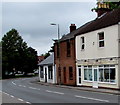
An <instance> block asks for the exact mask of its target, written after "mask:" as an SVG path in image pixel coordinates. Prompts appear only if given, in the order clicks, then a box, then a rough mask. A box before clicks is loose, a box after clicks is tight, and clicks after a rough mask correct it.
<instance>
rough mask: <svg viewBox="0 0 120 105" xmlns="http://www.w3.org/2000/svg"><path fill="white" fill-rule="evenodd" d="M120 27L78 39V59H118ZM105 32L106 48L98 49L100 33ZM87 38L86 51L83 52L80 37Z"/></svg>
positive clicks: (104, 29) (90, 33) (116, 26)
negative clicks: (119, 32) (119, 31)
mask: <svg viewBox="0 0 120 105" xmlns="http://www.w3.org/2000/svg"><path fill="white" fill-rule="evenodd" d="M117 30H118V25H113V26H110V27H107V28H102V29H99V30H96V31H93V32H89V33H86V34H82V35H79V36H77V37H76V58H77V59H78V60H80V59H96V58H106V57H118V31H117ZM99 32H104V35H105V36H104V37H105V47H104V48H99V47H98V33H99ZM82 36H84V37H85V50H84V51H81V47H80V37H82Z"/></svg>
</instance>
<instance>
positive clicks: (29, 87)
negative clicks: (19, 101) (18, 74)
mask: <svg viewBox="0 0 120 105" xmlns="http://www.w3.org/2000/svg"><path fill="white" fill-rule="evenodd" d="M29 88H30V89H37V88H34V87H29Z"/></svg>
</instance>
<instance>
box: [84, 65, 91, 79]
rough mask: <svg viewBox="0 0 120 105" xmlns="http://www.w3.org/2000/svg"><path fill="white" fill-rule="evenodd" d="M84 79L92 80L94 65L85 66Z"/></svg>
mask: <svg viewBox="0 0 120 105" xmlns="http://www.w3.org/2000/svg"><path fill="white" fill-rule="evenodd" d="M84 80H88V81H92V66H84Z"/></svg>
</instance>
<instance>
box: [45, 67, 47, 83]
mask: <svg viewBox="0 0 120 105" xmlns="http://www.w3.org/2000/svg"><path fill="white" fill-rule="evenodd" d="M45 82H46V83H47V68H46V67H45Z"/></svg>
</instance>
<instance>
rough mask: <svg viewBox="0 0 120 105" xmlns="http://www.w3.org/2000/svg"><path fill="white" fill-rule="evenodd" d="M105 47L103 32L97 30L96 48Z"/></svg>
mask: <svg viewBox="0 0 120 105" xmlns="http://www.w3.org/2000/svg"><path fill="white" fill-rule="evenodd" d="M100 35H103V39H100ZM101 42H103V46H101ZM104 47H105V33H104V32H99V33H98V48H104Z"/></svg>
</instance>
